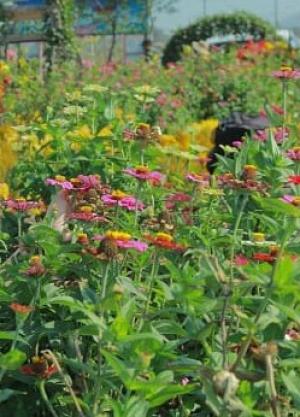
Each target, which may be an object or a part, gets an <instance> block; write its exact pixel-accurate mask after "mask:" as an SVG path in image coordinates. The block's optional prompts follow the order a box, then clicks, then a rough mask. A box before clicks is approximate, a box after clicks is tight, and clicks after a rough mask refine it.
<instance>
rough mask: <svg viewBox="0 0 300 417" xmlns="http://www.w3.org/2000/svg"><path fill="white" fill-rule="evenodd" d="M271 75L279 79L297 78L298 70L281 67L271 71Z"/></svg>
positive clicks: (298, 75)
mask: <svg viewBox="0 0 300 417" xmlns="http://www.w3.org/2000/svg"><path fill="white" fill-rule="evenodd" d="M272 75H273V77H275V78H278V79H281V80H298V79H299V78H300V70H299V69H292V68H287V69H281V70H279V71H273V72H272Z"/></svg>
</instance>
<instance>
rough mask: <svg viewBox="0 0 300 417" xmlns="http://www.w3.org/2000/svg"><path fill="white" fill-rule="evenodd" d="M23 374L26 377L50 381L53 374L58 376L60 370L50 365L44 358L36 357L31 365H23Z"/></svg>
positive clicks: (32, 359)
mask: <svg viewBox="0 0 300 417" xmlns="http://www.w3.org/2000/svg"><path fill="white" fill-rule="evenodd" d="M21 372H22V374H24V375H30V376H35V377H37V378H42V379H48V378H50V377H51V376H52V375H53V374H56V373H57V372H58V369H57V367H56V366H55V365H54V364H51V365H49V363H48V361H47V359H46V358H44V357H43V356H34V357H33V358H31V363H30V364H28V365H23V366H22V367H21Z"/></svg>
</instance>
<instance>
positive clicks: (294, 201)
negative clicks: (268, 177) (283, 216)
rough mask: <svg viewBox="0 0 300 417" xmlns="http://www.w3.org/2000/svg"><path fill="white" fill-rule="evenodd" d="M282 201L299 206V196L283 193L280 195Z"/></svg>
mask: <svg viewBox="0 0 300 417" xmlns="http://www.w3.org/2000/svg"><path fill="white" fill-rule="evenodd" d="M282 201H284V202H285V203H289V204H292V205H293V206H296V207H299V206H300V197H298V196H294V195H288V194H286V195H284V196H283V197H282Z"/></svg>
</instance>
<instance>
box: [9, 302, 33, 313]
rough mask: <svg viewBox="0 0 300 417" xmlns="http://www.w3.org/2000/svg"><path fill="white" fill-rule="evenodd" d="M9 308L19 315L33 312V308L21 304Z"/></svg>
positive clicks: (14, 304) (11, 305) (13, 304)
mask: <svg viewBox="0 0 300 417" xmlns="http://www.w3.org/2000/svg"><path fill="white" fill-rule="evenodd" d="M9 307H10V308H11V310H12V311H14V312H15V313H19V314H28V313H31V312H32V311H33V307H32V306H27V305H23V304H19V303H11V304H10V306H9Z"/></svg>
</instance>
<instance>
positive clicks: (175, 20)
mask: <svg viewBox="0 0 300 417" xmlns="http://www.w3.org/2000/svg"><path fill="white" fill-rule="evenodd" d="M204 1H205V0H178V1H177V2H176V1H174V3H175V5H176V9H177V11H176V13H173V14H169V13H161V14H160V15H159V16H158V17H157V20H156V26H157V27H159V28H160V29H163V30H164V31H165V32H167V33H171V32H173V31H175V30H176V29H178V28H179V27H184V26H186V25H188V24H189V23H191V22H193V21H194V20H196V19H197V18H199V17H201V16H203V2H204ZM276 2H277V3H278V20H279V25H280V27H281V28H287V27H291V26H299V25H300V0H206V8H207V14H213V13H218V12H231V11H234V10H247V11H249V12H253V13H256V14H258V15H260V16H261V17H264V18H266V19H268V20H270V21H271V22H273V23H274V22H275V7H274V5H275V4H276Z"/></svg>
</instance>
